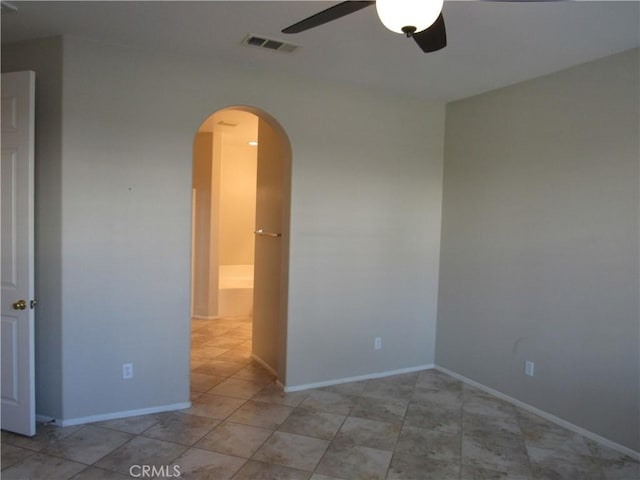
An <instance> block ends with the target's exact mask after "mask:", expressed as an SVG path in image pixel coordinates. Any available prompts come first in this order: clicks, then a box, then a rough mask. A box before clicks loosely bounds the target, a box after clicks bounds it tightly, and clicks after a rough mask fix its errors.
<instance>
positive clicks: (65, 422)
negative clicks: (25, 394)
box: [43, 402, 191, 427]
mask: <svg viewBox="0 0 640 480" xmlns="http://www.w3.org/2000/svg"><path fill="white" fill-rule="evenodd" d="M189 407H191V402H183V403H173V404H170V405H161V406H158V407H149V408H139V409H137V410H125V411H121V412H113V413H104V414H100V415H90V416H88V417H78V418H65V419H57V418H56V419H52V418H51V417H43V418H44V419H48V421H47V422H46V423H51V424H52V425H58V426H60V427H70V426H72V425H83V424H85V423H94V422H104V421H106V420H115V419H118V418H127V417H137V416H138V415H149V414H151V413H162V412H171V411H174V410H183V409H185V408H189Z"/></svg>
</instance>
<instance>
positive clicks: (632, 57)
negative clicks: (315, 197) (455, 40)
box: [436, 50, 640, 450]
mask: <svg viewBox="0 0 640 480" xmlns="http://www.w3.org/2000/svg"><path fill="white" fill-rule="evenodd" d="M638 72H639V65H638V50H633V51H628V52H625V53H622V54H619V55H616V56H613V57H608V58H606V59H603V60H600V61H596V62H593V63H589V64H585V65H582V66H579V67H576V68H573V69H570V70H566V71H563V72H560V73H557V74H554V75H550V76H547V77H543V78H539V79H536V80H533V81H530V82H526V83H522V84H519V85H516V86H513V87H510V88H505V89H502V90H499V91H494V92H491V93H488V94H484V95H480V96H477V97H473V98H470V99H467V100H463V101H459V102H455V103H452V104H449V105H448V106H447V112H446V140H445V170H444V197H443V223H442V254H441V270H440V291H439V311H438V332H437V355H436V362H437V364H438V365H441V366H443V367H446V368H448V369H450V370H453V371H455V372H457V373H459V374H462V375H464V376H466V377H469V378H471V379H473V380H475V381H478V382H480V383H482V384H484V385H487V386H489V387H492V388H494V389H496V390H499V391H501V392H503V393H506V394H508V395H510V396H512V397H515V398H517V399H519V400H521V401H524V402H526V403H528V404H531V405H533V406H535V407H538V408H540V409H542V410H544V411H546V412H549V413H551V414H554V415H557V416H559V417H561V418H563V419H566V420H568V421H569V422H572V423H574V424H577V425H579V426H581V427H583V428H586V429H588V430H591V431H593V432H595V433H598V434H600V435H602V436H604V437H607V438H609V439H611V440H614V441H616V442H619V443H620V444H622V445H625V446H627V447H629V448H632V449H635V450H640V443H639V442H640V439H639V434H638V425H639V422H640V412H639V408H640V399H639V394H638V380H639V377H640V372H639V365H640V358H639V351H640V350H639V345H638V341H639V312H638V300H639V299H638V295H639V293H638V292H639V285H638V265H639V258H638V255H639V254H638V252H639V242H638V232H639V226H638V222H639V195H638V191H639V185H638V179H639V177H638V163H639V155H640V153H639V150H638V149H639V138H638V135H639V133H638V132H639V120H638V111H639V108H638V107H639V101H640V97H639V91H638V88H639V84H640V82H639V78H638ZM525 360H531V361H534V362H535V366H536V368H535V376H534V377H526V376H525V375H524V364H523V363H524V361H525Z"/></svg>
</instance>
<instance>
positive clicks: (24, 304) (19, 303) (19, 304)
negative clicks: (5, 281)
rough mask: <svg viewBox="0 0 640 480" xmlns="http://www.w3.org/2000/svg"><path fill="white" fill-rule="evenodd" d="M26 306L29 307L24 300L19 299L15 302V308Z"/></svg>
mask: <svg viewBox="0 0 640 480" xmlns="http://www.w3.org/2000/svg"><path fill="white" fill-rule="evenodd" d="M25 308H27V302H25V301H24V300H18V301H17V302H16V303H14V304H13V309H14V310H24V309H25Z"/></svg>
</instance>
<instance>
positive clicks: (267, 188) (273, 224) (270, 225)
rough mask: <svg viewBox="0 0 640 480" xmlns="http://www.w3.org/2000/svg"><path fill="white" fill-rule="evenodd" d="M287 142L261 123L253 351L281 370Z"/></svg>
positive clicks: (274, 368)
mask: <svg viewBox="0 0 640 480" xmlns="http://www.w3.org/2000/svg"><path fill="white" fill-rule="evenodd" d="M284 155H285V152H284V145H283V142H282V139H281V138H280V136H279V135H278V134H277V133H276V132H275V131H274V130H273V128H271V127H270V126H269V124H268V123H267V122H265V121H264V120H263V119H260V120H259V122H258V173H257V177H258V179H257V192H256V244H255V260H254V261H255V267H254V268H255V270H254V279H253V284H254V286H253V354H254V355H256V356H257V357H259V358H260V360H262V361H263V362H265V363H266V364H267V365H268V366H269V367H271V368H272V369H273V370H274V371H276V372H277V371H278V353H279V352H278V340H279V328H280V293H281V292H280V289H281V285H280V284H281V267H282V255H283V252H282V227H283V225H282V218H283V215H282V208H283V187H284V175H283V168H284Z"/></svg>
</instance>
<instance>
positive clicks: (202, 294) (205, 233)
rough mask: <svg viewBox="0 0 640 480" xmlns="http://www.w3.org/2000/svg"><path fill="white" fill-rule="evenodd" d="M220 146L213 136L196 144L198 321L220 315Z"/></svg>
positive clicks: (197, 139) (195, 293) (193, 279)
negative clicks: (218, 153)
mask: <svg viewBox="0 0 640 480" xmlns="http://www.w3.org/2000/svg"><path fill="white" fill-rule="evenodd" d="M218 144H219V138H216V137H214V135H213V133H212V132H198V133H197V134H196V136H195V139H194V142H193V213H192V214H193V225H192V230H193V238H192V252H191V255H192V267H191V282H192V288H191V296H192V300H191V309H192V316H194V317H196V318H210V317H215V316H216V315H217V311H218V261H219V260H218V258H219V255H218V244H219V226H218V215H219V213H218V212H219V210H220V195H219V190H220V162H219V157H218V156H215V155H214V154H213V153H214V151H216V150H219V146H218Z"/></svg>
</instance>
